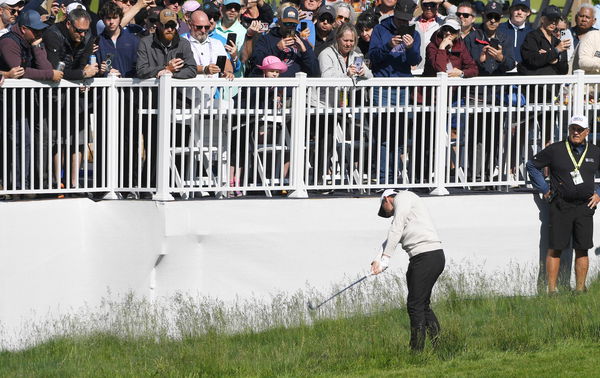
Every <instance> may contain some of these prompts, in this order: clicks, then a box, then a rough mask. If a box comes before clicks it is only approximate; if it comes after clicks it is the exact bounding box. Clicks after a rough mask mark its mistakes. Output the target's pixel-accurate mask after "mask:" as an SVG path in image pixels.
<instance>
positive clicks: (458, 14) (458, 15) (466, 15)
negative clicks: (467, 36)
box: [456, 12, 473, 18]
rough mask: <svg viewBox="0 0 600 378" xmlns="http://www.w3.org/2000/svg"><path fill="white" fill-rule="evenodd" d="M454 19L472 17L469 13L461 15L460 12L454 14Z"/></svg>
mask: <svg viewBox="0 0 600 378" xmlns="http://www.w3.org/2000/svg"><path fill="white" fill-rule="evenodd" d="M456 17H464V18H469V17H473V15H472V14H471V13H461V12H456Z"/></svg>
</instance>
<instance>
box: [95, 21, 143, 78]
mask: <svg viewBox="0 0 600 378" xmlns="http://www.w3.org/2000/svg"><path fill="white" fill-rule="evenodd" d="M98 38H99V41H98V46H99V47H98V51H96V57H97V58H98V64H100V63H102V62H104V61H105V60H106V58H107V56H108V54H111V55H112V68H114V69H116V70H118V71H119V72H120V73H121V77H136V71H135V67H136V64H137V50H138V45H139V43H140V39H139V38H138V36H136V35H135V34H133V33H131V32H130V31H128V30H127V29H123V28H121V34H119V37H117V45H116V46H115V44H114V43H113V42H112V40H111V39H110V37H109V36H108V35H107V34H106V33H102V34H100V36H98ZM104 76H108V72H107V73H105V75H104Z"/></svg>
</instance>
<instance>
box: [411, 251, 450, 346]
mask: <svg viewBox="0 0 600 378" xmlns="http://www.w3.org/2000/svg"><path fill="white" fill-rule="evenodd" d="M445 265H446V258H445V257H444V251H443V250H441V249H436V250H435V251H431V252H425V253H420V254H418V255H416V256H413V257H411V259H410V262H409V264H408V270H407V271H406V283H407V286H408V298H407V299H406V306H407V309H408V316H409V317H410V348H411V349H412V350H422V349H423V347H424V346H425V332H426V331H427V332H428V333H429V337H430V338H431V339H432V340H433V341H435V340H436V337H437V335H438V333H439V331H440V323H439V322H438V320H437V318H436V317H435V314H434V313H433V310H432V309H431V307H430V303H431V290H432V289H433V285H434V284H435V282H436V281H437V279H438V277H439V276H440V274H441V273H442V272H443V271H444V266H445Z"/></svg>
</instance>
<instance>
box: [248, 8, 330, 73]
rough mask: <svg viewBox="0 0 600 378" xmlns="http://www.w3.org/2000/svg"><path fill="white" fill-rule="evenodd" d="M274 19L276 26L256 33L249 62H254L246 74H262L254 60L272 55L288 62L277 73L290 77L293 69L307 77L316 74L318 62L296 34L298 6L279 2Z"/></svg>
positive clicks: (308, 47)
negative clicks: (263, 32)
mask: <svg viewBox="0 0 600 378" xmlns="http://www.w3.org/2000/svg"><path fill="white" fill-rule="evenodd" d="M277 19H278V20H277V26H276V27H274V28H271V29H270V30H269V32H268V33H266V34H262V35H260V36H258V38H257V40H256V42H255V43H254V49H253V51H252V58H251V61H252V62H254V63H255V65H254V68H253V70H252V72H251V74H250V76H254V77H260V76H262V71H261V70H260V69H259V68H258V67H257V66H256V63H260V62H262V61H263V59H264V58H266V57H267V56H269V55H273V56H276V57H278V58H279V59H280V60H281V61H282V62H284V63H286V64H287V65H288V70H287V71H286V72H284V73H282V75H281V76H283V77H293V76H294V75H296V73H297V72H305V73H306V74H307V75H308V76H309V77H319V76H320V70H319V62H318V61H317V58H316V56H315V53H314V51H313V49H312V47H311V46H310V44H309V43H308V42H307V41H305V40H303V39H302V38H300V36H299V35H298V34H296V28H297V27H298V24H299V23H300V19H299V11H298V8H296V7H295V6H294V5H292V4H291V3H283V4H282V5H281V6H280V7H279V9H278V10H277Z"/></svg>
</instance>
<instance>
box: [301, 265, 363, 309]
mask: <svg viewBox="0 0 600 378" xmlns="http://www.w3.org/2000/svg"><path fill="white" fill-rule="evenodd" d="M369 276H372V274H371V273H369V274H367V275H366V276H364V277H362V278H359V279H358V280H357V281H354V282H353V283H351V284H350V285H348V286H346V287H345V288H343V289H342V290H340V291H338V292H337V293H335V294H333V295H332V296H331V297H329V298H327V299H325V300H324V301H323V302H321V303H319V304H318V305H316V306H315V304H314V303H313V302H311V301H308V303H307V305H308V309H309V310H311V311H314V310H316V309H318V308H319V307H321V306H323V305H324V304H325V303H327V302H329V301H330V300H332V299H333V298H335V297H337V296H338V295H340V294H342V293H343V292H344V291H346V290H348V289H350V288H351V287H352V286H354V285H356V284H357V283H360V282H362V281H364V280H366V279H367V278H368V277H369Z"/></svg>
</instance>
